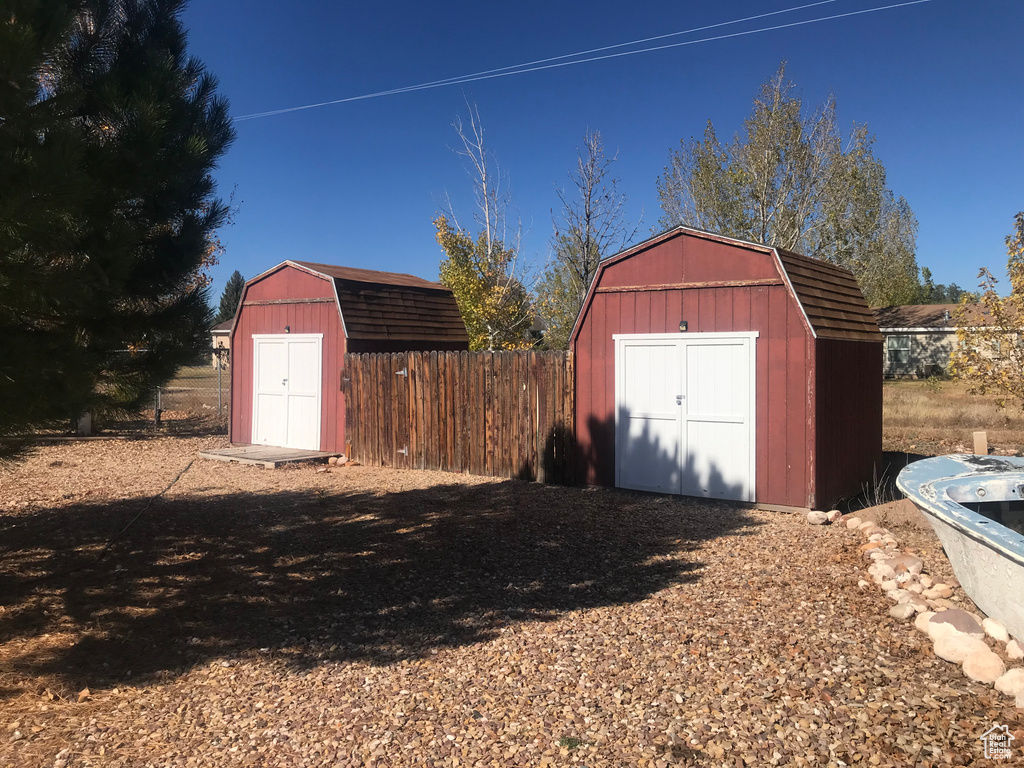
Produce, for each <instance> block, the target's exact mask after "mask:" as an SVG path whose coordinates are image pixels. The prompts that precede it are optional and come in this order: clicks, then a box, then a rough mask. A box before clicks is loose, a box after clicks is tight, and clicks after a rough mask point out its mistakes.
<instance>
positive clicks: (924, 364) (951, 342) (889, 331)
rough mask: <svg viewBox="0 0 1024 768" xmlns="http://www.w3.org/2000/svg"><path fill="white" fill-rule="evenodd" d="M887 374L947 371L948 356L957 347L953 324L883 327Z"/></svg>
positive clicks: (910, 375)
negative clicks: (950, 325)
mask: <svg viewBox="0 0 1024 768" xmlns="http://www.w3.org/2000/svg"><path fill="white" fill-rule="evenodd" d="M882 335H883V336H884V337H885V361H884V364H883V368H882V373H883V375H884V376H885V377H886V378H887V379H888V378H913V379H920V378H925V377H927V376H935V375H941V374H946V373H949V357H950V355H951V354H952V353H953V349H954V348H955V347H956V343H957V342H956V329H955V328H926V329H925V328H883V329H882Z"/></svg>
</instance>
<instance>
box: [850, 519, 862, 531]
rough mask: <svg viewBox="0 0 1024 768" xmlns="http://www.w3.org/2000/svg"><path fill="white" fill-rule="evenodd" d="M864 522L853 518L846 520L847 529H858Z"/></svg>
mask: <svg viewBox="0 0 1024 768" xmlns="http://www.w3.org/2000/svg"><path fill="white" fill-rule="evenodd" d="M863 522H864V521H863V520H861V519H860V518H859V517H851V518H848V519H847V520H846V527H847V528H851V529H852V528H856V527H858V526H859V525H860V524H861V523H863Z"/></svg>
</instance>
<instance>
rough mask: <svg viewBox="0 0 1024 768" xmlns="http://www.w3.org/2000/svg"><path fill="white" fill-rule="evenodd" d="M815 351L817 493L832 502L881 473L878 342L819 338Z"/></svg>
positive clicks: (880, 403) (880, 389)
mask: <svg viewBox="0 0 1024 768" xmlns="http://www.w3.org/2000/svg"><path fill="white" fill-rule="evenodd" d="M816 350H817V355H816V357H817V365H816V368H817V377H816V378H817V380H818V387H817V415H816V421H817V425H818V434H817V441H816V446H815V453H816V454H817V488H818V495H819V496H820V498H821V499H822V500H823V503H824V502H825V501H828V502H829V503H831V501H832V500H835V499H838V498H840V497H843V496H847V495H849V494H850V493H851V491H853V492H855V491H856V490H860V489H861V488H862V486H863V485H864V484H867V483H871V482H873V481H874V478H875V477H877V476H878V475H879V474H880V473H881V466H882V387H881V381H882V356H883V348H882V345H881V344H876V343H872V342H865V341H844V340H841V339H821V338H819V339H818V340H817V342H816Z"/></svg>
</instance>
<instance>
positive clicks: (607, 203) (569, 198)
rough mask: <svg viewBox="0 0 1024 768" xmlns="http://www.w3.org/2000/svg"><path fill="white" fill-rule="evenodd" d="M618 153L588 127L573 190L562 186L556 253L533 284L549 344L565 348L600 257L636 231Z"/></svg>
mask: <svg viewBox="0 0 1024 768" xmlns="http://www.w3.org/2000/svg"><path fill="white" fill-rule="evenodd" d="M617 159H618V156H617V155H615V156H612V157H608V156H606V155H605V153H604V143H603V141H602V139H601V134H600V133H599V132H598V131H587V133H586V135H585V136H584V139H583V147H582V149H580V150H578V151H577V155H576V167H575V168H574V169H573V170H571V171H569V180H570V182H571V187H570V190H571V193H567V192H566V191H565V189H563V188H559V189H558V199H559V200H560V201H561V203H562V206H561V209H560V211H559V213H558V215H557V216H555V218H554V234H553V236H552V240H551V251H552V256H551V259H550V260H549V263H548V265H547V268H546V269H545V270H544V274H543V275H542V276H541V279H540V280H539V281H538V282H537V285H536V287H535V289H534V291H535V294H536V304H535V306H536V310H537V314H538V316H539V317H540V318H541V319H542V320H543V322H544V326H545V332H544V345H545V346H546V347H547V348H548V349H565V348H567V347H568V346H569V336H570V335H571V334H572V327H573V325H574V324H575V322H576V316H577V315H578V314H579V311H580V308H581V307H582V306H583V301H584V299H586V296H587V291H588V290H589V289H590V284H591V283H592V282H593V280H594V276H595V275H596V274H597V267H598V265H599V264H600V262H601V259H603V258H605V257H606V256H610V255H611V254H612V253H614V252H616V251H618V250H620V249H621V248H623V247H624V246H625V245H626V244H627V243H628V242H629V241H630V240H632V239H633V237H634V236H635V235H636V231H637V226H631V225H629V224H628V223H627V222H626V219H625V211H624V207H625V205H626V195H625V194H624V193H623V192H621V191H620V190H619V188H618V184H619V180H618V179H616V178H614V177H613V176H611V165H612V163H614V162H615V161H616V160H617Z"/></svg>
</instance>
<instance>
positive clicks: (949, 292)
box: [918, 267, 979, 304]
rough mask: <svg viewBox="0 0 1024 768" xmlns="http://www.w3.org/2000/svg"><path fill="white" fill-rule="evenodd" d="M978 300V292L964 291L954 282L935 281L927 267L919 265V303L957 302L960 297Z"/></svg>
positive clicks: (973, 300)
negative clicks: (947, 283)
mask: <svg viewBox="0 0 1024 768" xmlns="http://www.w3.org/2000/svg"><path fill="white" fill-rule="evenodd" d="M963 298H966V299H967V300H968V301H972V302H976V301H978V298H979V297H978V294H976V293H971V292H969V291H965V290H964V289H963V288H961V287H960V286H959V285H957V284H956V283H950V284H949V285H944V284H942V283H936V282H935V280H934V279H933V278H932V271H931V270H930V269H928V267H921V296H920V298H919V299H918V303H919V304H958V303H959V302H960V300H961V299H963Z"/></svg>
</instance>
